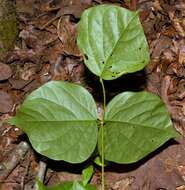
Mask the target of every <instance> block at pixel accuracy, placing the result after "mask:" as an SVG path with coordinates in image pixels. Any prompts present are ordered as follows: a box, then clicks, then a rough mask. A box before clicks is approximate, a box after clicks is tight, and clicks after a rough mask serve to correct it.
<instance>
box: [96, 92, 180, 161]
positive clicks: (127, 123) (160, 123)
mask: <svg viewBox="0 0 185 190" xmlns="http://www.w3.org/2000/svg"><path fill="white" fill-rule="evenodd" d="M176 136H177V133H176V132H175V130H174V129H173V127H172V122H171V119H170V116H169V114H168V111H167V109H166V108H165V105H164V104H163V103H162V101H161V100H160V98H159V97H158V96H156V95H154V94H151V93H148V92H124V93H121V94H119V95H117V96H116V97H114V98H113V100H112V101H111V102H110V103H109V104H108V106H107V110H106V113H105V126H104V138H105V139H104V142H105V146H104V150H105V159H106V160H109V161H113V162H116V163H132V162H136V161H138V160H140V159H142V158H143V157H145V156H146V155H148V154H149V153H151V152H152V151H154V150H156V149H157V148H158V147H159V146H161V145H162V144H164V143H165V142H166V141H167V140H169V139H170V138H173V137H176ZM98 143H99V150H100V151H99V152H101V132H100V138H99V142H98Z"/></svg>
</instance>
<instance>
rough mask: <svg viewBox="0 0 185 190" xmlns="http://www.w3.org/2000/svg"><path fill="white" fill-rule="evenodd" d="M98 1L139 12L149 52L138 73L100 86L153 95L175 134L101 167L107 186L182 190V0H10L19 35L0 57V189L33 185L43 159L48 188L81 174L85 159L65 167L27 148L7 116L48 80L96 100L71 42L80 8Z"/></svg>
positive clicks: (184, 56) (113, 189)
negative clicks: (133, 157)
mask: <svg viewBox="0 0 185 190" xmlns="http://www.w3.org/2000/svg"><path fill="white" fill-rule="evenodd" d="M103 3H112V4H117V5H119V6H122V7H126V8H128V9H130V10H137V9H140V20H141V22H142V25H143V27H144V31H145V34H146V37H147V40H148V44H149V47H150V53H151V61H150V64H149V65H148V66H147V67H146V68H145V69H144V70H143V71H141V72H137V73H134V74H132V75H126V76H123V77H121V78H120V79H117V80H115V81H111V82H106V83H105V85H106V88H107V92H108V96H109V98H111V97H113V96H115V95H116V94H117V93H119V92H121V91H124V90H141V89H145V90H148V91H150V92H153V93H155V94H157V95H159V96H160V97H161V98H162V100H163V101H164V102H165V104H166V106H167V108H168V110H169V112H170V114H171V117H172V120H173V124H174V127H175V128H176V130H177V131H178V132H179V133H180V134H181V136H180V137H179V138H178V139H175V140H171V141H169V142H167V143H166V144H165V145H163V146H162V147H161V148H160V149H158V150H157V151H155V152H154V153H152V154H150V155H149V156H147V157H146V158H145V159H143V160H141V161H139V162H137V163H135V164H132V165H117V164H113V163H112V164H111V165H110V166H108V167H107V168H106V174H105V175H106V188H107V189H111V190H157V189H161V190H162V189H164V190H175V189H176V190H185V139H184V136H185V1H184V0H130V1H128V0H125V1H124V0H122V1H121V0H120V1H119V0H118V1H113V0H112V1H111V0H109V1H108V0H107V1H104V0H81V1H80V0H70V1H69V0H26V1H25V0H16V13H17V20H18V23H19V35H18V38H17V41H16V43H15V47H14V49H13V50H12V51H11V52H8V53H7V54H5V55H4V56H2V57H0V184H1V185H0V189H1V190H33V189H34V184H35V178H36V177H37V176H38V173H39V172H40V170H41V168H40V167H41V166H42V163H43V162H42V161H44V163H46V164H47V168H46V170H45V169H44V171H45V178H44V181H43V182H44V184H45V185H47V186H51V185H54V184H57V183H61V182H63V181H66V180H67V181H69V180H73V179H80V178H81V176H80V173H81V171H82V169H83V168H84V167H85V166H86V164H87V163H83V164H77V165H70V164H67V163H65V162H62V161H61V162H56V161H52V160H49V159H46V158H44V157H43V156H41V155H39V154H38V153H36V152H35V151H34V150H33V149H32V147H31V145H30V144H29V140H28V139H27V137H26V135H25V134H24V133H23V131H21V130H20V129H18V128H16V127H15V126H11V125H9V124H7V123H6V120H7V119H8V118H10V117H12V116H13V115H15V113H16V111H17V110H18V109H19V107H20V105H21V103H22V102H23V100H24V99H25V97H26V96H27V95H28V94H29V93H31V92H32V91H33V90H34V89H36V88H38V87H39V86H41V85H43V84H44V83H46V82H48V81H50V80H65V81H70V82H74V83H79V84H81V85H83V86H85V87H86V88H87V89H88V90H89V91H90V92H91V93H92V94H93V95H94V97H95V98H96V100H97V102H101V99H100V97H99V95H98V93H97V92H98V91H99V87H98V86H97V85H96V84H97V83H96V82H97V78H96V77H95V76H93V75H92V74H90V72H89V71H88V70H87V69H86V67H85V66H84V64H83V59H82V55H81V54H80V51H79V49H78V47H77V45H76V25H77V23H78V21H79V19H80V15H81V13H82V12H83V11H84V10H85V9H87V8H88V7H91V6H94V5H97V4H103ZM135 81H137V82H135ZM44 167H45V166H44ZM42 169H43V168H42ZM100 173H101V169H100V168H98V167H96V168H95V174H94V176H93V178H92V180H91V183H93V184H95V185H97V186H100V181H101V175H100Z"/></svg>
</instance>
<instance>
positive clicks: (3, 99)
mask: <svg viewBox="0 0 185 190" xmlns="http://www.w3.org/2000/svg"><path fill="white" fill-rule="evenodd" d="M12 108H13V100H12V97H11V96H10V95H9V94H8V93H7V92H4V91H2V90H1V91H0V113H8V112H10V111H11V109H12Z"/></svg>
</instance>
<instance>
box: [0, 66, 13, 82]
mask: <svg viewBox="0 0 185 190" xmlns="http://www.w3.org/2000/svg"><path fill="white" fill-rule="evenodd" d="M11 75H12V70H11V68H10V66H9V65H7V64H4V63H0V81H2V80H6V79H8V78H10V77H11Z"/></svg>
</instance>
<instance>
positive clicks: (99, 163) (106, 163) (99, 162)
mask: <svg viewBox="0 0 185 190" xmlns="http://www.w3.org/2000/svg"><path fill="white" fill-rule="evenodd" d="M94 163H95V164H97V165H98V166H100V167H102V166H103V164H102V158H101V157H100V156H97V157H96V158H95V159H94ZM109 164H110V162H109V161H107V160H104V166H103V167H106V166H108V165H109Z"/></svg>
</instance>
